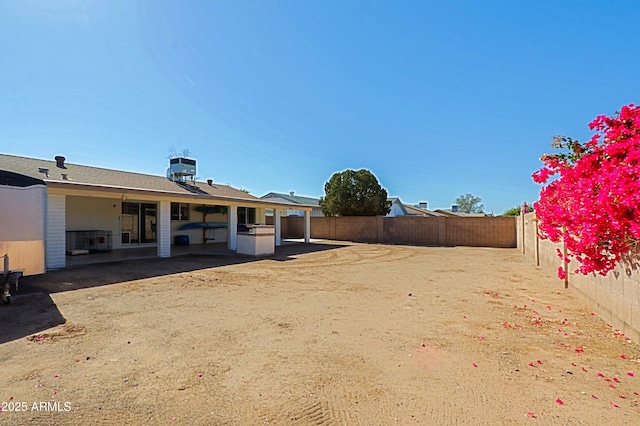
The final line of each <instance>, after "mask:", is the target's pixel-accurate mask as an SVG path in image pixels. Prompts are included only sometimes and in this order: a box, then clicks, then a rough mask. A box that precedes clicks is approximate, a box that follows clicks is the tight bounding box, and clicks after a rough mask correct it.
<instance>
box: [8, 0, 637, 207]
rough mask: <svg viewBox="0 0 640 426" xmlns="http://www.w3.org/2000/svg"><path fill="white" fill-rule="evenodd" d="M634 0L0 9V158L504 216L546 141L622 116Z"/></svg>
mask: <svg viewBox="0 0 640 426" xmlns="http://www.w3.org/2000/svg"><path fill="white" fill-rule="evenodd" d="M638 16H640V3H638V2H605V1H593V2H590V1H534V0H531V1H517V0H514V1H453V0H452V1H411V2H405V1H393V2H391V1H333V0H322V1H311V0H309V1H293V0H289V1H264V0H263V1H241V0H238V1H163V0H153V1H152V0H149V1H134V0H84V1H81V0H57V1H35V0H24V1H20V2H17V1H13V0H0V45H1V46H2V54H1V55H0V82H1V83H0V151H1V152H3V153H8V154H16V155H23V156H29V157H38V158H46V159H53V157H54V156H55V155H64V156H65V157H66V158H67V161H68V162H71V163H79V164H87V165H94V166H100V167H107V168H115V169H122V170H128V171H136V172H141V173H150V174H157V175H164V174H165V172H166V168H167V166H168V160H167V158H168V156H169V155H170V149H171V148H175V149H176V150H177V151H182V150H183V149H188V150H189V151H190V153H191V156H192V157H193V158H195V159H197V161H198V177H199V178H201V179H202V180H204V179H207V178H213V179H214V181H216V182H219V183H227V184H230V185H232V186H235V187H238V188H245V189H248V190H249V191H250V192H251V193H252V194H254V195H257V196H261V195H263V194H265V193H267V192H270V191H276V192H288V191H292V190H294V191H295V192H296V193H297V194H299V195H307V196H321V195H323V187H324V183H325V182H326V181H327V180H328V179H329V178H330V177H331V175H332V174H333V173H334V172H336V171H341V170H344V169H348V168H352V169H359V168H367V169H369V170H371V171H372V172H373V173H374V174H375V175H376V176H377V177H378V179H379V180H380V183H381V184H382V185H383V186H384V187H385V188H386V189H387V191H388V192H389V195H390V196H397V197H400V198H401V199H402V200H403V201H404V202H405V203H411V204H413V203H417V202H419V201H427V202H428V203H429V207H430V208H437V207H449V206H450V205H451V204H452V203H454V201H455V199H456V197H458V196H459V195H461V194H464V193H472V194H474V195H476V196H479V197H481V198H482V201H483V203H484V205H485V208H486V210H487V211H493V212H494V213H496V214H498V213H502V212H504V211H505V210H506V209H508V208H509V207H511V206H515V205H518V204H521V203H522V202H523V201H527V202H531V201H534V200H535V199H537V196H538V192H539V186H538V185H537V184H535V183H533V182H532V180H531V177H530V175H531V173H532V172H534V171H535V170H537V169H538V168H539V167H540V165H541V164H540V162H539V158H540V156H541V155H542V154H543V153H545V152H549V151H550V150H551V148H550V142H551V137H552V136H553V135H556V134H563V135H567V136H571V137H574V138H578V139H580V140H584V139H587V138H588V137H590V135H591V133H590V131H589V129H588V126H587V124H588V123H589V122H590V121H591V120H592V119H593V118H595V117H596V116H597V115H600V114H613V113H615V111H617V110H619V108H620V107H621V106H622V105H625V104H628V103H632V102H637V101H638V100H637V95H638V93H639V92H640V90H639V89H640V79H639V78H638V76H637V75H638V74H637V73H638V71H637V70H638V65H639V62H640V57H638V55H637V51H638V46H640V31H639V30H638V25H637V18H638Z"/></svg>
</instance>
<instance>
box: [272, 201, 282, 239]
mask: <svg viewBox="0 0 640 426" xmlns="http://www.w3.org/2000/svg"><path fill="white" fill-rule="evenodd" d="M273 225H274V226H275V233H276V247H280V246H281V245H282V226H281V222H280V210H278V209H273Z"/></svg>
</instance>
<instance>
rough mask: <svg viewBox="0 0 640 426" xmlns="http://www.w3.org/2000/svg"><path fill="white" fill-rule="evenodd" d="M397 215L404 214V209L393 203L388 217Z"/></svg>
mask: <svg viewBox="0 0 640 426" xmlns="http://www.w3.org/2000/svg"><path fill="white" fill-rule="evenodd" d="M395 216H404V212H403V211H402V207H400V206H399V205H398V204H396V203H393V204H391V210H390V211H389V213H387V217H395Z"/></svg>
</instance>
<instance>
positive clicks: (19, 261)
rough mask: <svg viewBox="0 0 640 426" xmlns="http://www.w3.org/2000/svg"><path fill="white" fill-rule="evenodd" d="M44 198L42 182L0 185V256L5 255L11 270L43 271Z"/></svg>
mask: <svg viewBox="0 0 640 426" xmlns="http://www.w3.org/2000/svg"><path fill="white" fill-rule="evenodd" d="M45 197H46V187H45V186H44V185H36V186H30V187H27V188H20V187H14V186H0V256H3V255H5V254H8V255H9V269H10V270H12V271H13V270H15V271H18V270H19V271H22V272H23V274H24V275H34V274H42V273H44V272H45V261H44V258H45V256H44V237H45V222H44V217H45ZM3 266H4V265H3Z"/></svg>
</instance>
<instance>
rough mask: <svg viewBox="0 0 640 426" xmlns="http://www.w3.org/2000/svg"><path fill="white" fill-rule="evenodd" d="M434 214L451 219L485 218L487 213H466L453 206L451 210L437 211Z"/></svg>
mask: <svg viewBox="0 0 640 426" xmlns="http://www.w3.org/2000/svg"><path fill="white" fill-rule="evenodd" d="M434 212H436V213H440V214H441V215H443V216H449V217H485V216H487V214H486V213H464V212H461V211H459V210H458V206H456V205H453V206H451V208H450V209H435V210H434Z"/></svg>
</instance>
